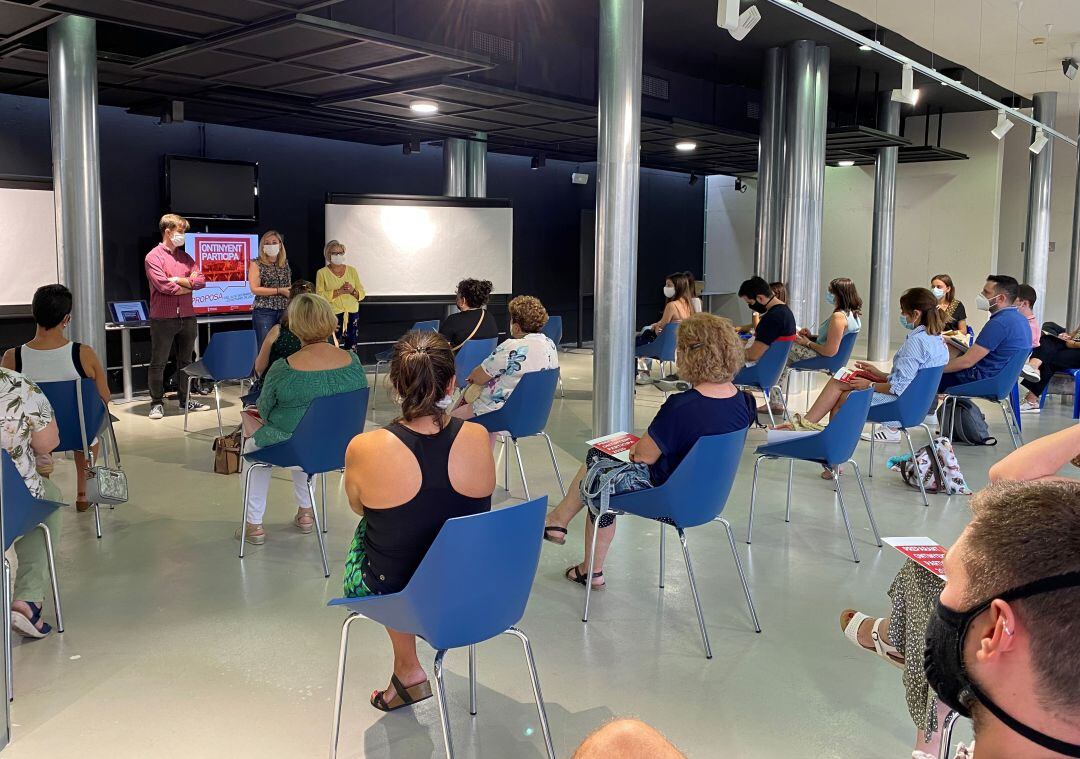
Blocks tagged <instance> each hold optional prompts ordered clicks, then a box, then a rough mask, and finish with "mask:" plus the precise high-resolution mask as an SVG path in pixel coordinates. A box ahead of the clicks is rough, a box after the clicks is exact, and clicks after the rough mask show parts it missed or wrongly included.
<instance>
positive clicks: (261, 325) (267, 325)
mask: <svg viewBox="0 0 1080 759" xmlns="http://www.w3.org/2000/svg"><path fill="white" fill-rule="evenodd" d="M283 313H284V311H279V310H278V309H276V308H253V309H252V310H251V326H252V328H253V329H254V330H255V344H256V345H257V346H258V347H259V348H262V344H263V340H265V339H266V336H267V334H269V332H270V330H271V329H273V328H274V325H275V324H277V323H278V322H280V321H281V315H282V314H283Z"/></svg>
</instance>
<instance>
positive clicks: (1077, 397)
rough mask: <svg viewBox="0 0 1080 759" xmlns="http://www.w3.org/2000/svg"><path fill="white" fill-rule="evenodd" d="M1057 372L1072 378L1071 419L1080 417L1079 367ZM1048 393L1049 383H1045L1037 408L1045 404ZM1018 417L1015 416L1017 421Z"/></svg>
mask: <svg viewBox="0 0 1080 759" xmlns="http://www.w3.org/2000/svg"><path fill="white" fill-rule="evenodd" d="M1056 373H1057V374H1067V375H1068V376H1070V377H1072V378H1073V382H1074V386H1073V416H1072V418H1073V419H1080V369H1058V371H1057V372H1056ZM1049 394H1050V385H1049V383H1048V384H1047V385H1046V389H1045V390H1043V394H1042V396H1041V397H1040V398H1039V408H1043V407H1044V406H1045V405H1046V396H1048V395H1049ZM1019 419H1020V417H1017V421H1019Z"/></svg>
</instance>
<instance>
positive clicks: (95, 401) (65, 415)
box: [38, 379, 108, 453]
mask: <svg viewBox="0 0 1080 759" xmlns="http://www.w3.org/2000/svg"><path fill="white" fill-rule="evenodd" d="M76 382H81V383H82V396H83V420H84V421H85V423H86V437H87V439H86V441H85V443H86V444H85V445H84V444H83V443H84V441H83V439H82V430H81V429H80V427H79V400H78V396H77V395H76V391H75V383H76ZM38 387H39V388H41V392H43V393H44V394H45V397H46V398H48V399H49V405H51V406H52V408H53V418H54V419H56V426H57V427H59V428H60V444H59V445H58V446H56V449H55V452H56V453H64V452H65V451H82V450H84V449H85V448H86V447H87V446H88V445H89V444H90V441H92V440H93V439H94V436H95V435H97V434H98V432H100V431H101V427H102V425H103V424H104V423H105V415H106V414H107V413H108V409H107V408H106V407H105V403H104V402H103V401H102V400H101V396H100V395H98V390H97V385H95V384H94V380H92V379H81V380H65V381H63V382H39V383H38Z"/></svg>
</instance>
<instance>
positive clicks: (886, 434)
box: [859, 427, 900, 443]
mask: <svg viewBox="0 0 1080 759" xmlns="http://www.w3.org/2000/svg"><path fill="white" fill-rule="evenodd" d="M859 437H860V438H861V439H862V440H865V441H866V442H868V443H869V442H870V440H871V435H870V433H869V432H864V433H863V434H861V435H859ZM872 439H873V441H874V442H875V443H899V442H900V430H891V429H889V428H888V427H881V428H879V429H878V430H877V431H876V432H875V433H874V434H873V436H872Z"/></svg>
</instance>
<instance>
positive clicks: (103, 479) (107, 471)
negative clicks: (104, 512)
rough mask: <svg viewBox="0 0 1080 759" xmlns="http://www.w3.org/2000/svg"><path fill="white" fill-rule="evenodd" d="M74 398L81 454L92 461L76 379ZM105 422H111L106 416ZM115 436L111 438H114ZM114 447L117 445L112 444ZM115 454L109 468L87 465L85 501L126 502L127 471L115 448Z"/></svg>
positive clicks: (80, 384)
mask: <svg viewBox="0 0 1080 759" xmlns="http://www.w3.org/2000/svg"><path fill="white" fill-rule="evenodd" d="M75 398H76V400H77V401H78V404H79V431H80V432H81V433H82V444H83V454H84V455H85V456H86V460H87V462H90V461H93V459H92V458H91V452H90V442H89V441H90V438H88V437H87V434H86V416H85V413H84V411H83V395H82V381H81V380H79V381H76V383H75ZM105 413H106V415H107V414H108V413H109V411H108V408H107V407H106V409H105ZM105 421H106V424H109V425H110V426H111V424H112V422H111V420H109V418H108V416H106V419H105ZM115 439H116V438H115V436H114V437H113V440H115ZM113 448H114V449H117V448H119V446H115V445H114V446H113ZM115 455H116V467H115V468H110V467H108V466H100V465H94V466H88V467H87V470H86V501H87V503H97V504H105V505H116V504H118V503H127V500H128V480H127V473H126V472H124V470H123V468H122V467H121V466H120V451H119V450H115Z"/></svg>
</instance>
